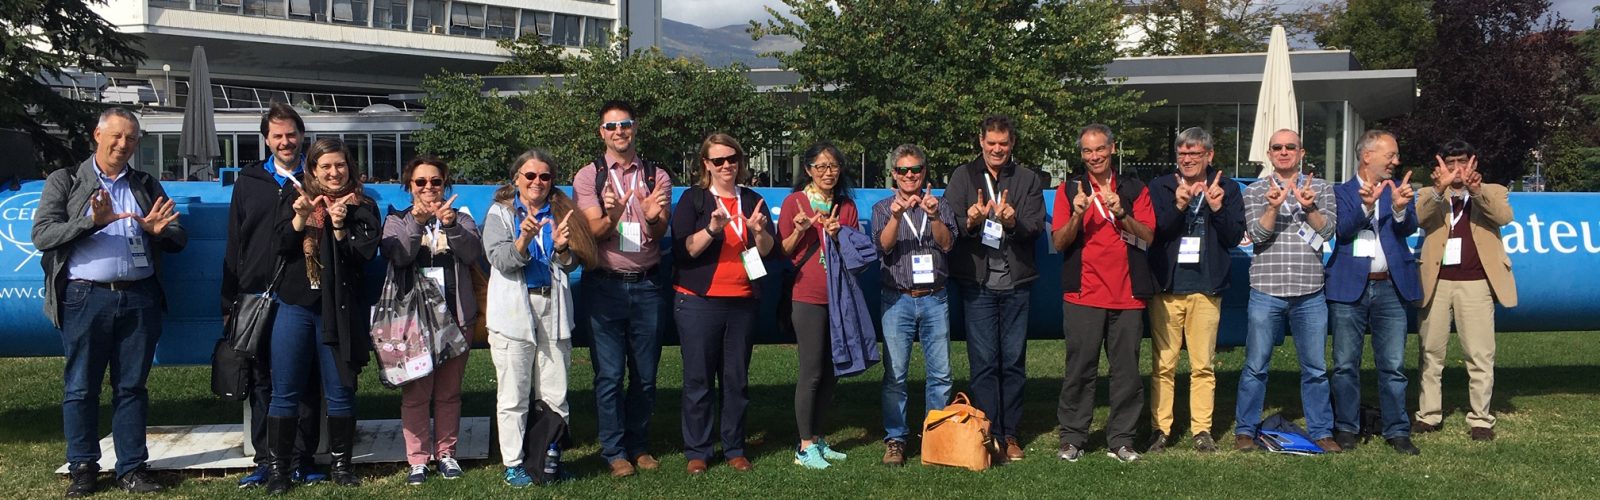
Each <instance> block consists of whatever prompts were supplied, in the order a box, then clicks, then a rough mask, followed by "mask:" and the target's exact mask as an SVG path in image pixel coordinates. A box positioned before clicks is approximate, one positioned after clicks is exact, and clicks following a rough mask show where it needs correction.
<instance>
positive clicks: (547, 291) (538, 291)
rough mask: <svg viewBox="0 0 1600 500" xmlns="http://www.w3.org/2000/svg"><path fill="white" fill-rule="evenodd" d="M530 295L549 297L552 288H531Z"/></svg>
mask: <svg viewBox="0 0 1600 500" xmlns="http://www.w3.org/2000/svg"><path fill="white" fill-rule="evenodd" d="M528 293H529V294H532V295H541V296H545V297H549V296H550V287H547V286H541V287H537V288H529V289H528Z"/></svg>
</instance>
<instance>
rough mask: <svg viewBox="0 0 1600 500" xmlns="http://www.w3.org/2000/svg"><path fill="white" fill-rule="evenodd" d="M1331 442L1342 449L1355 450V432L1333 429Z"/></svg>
mask: <svg viewBox="0 0 1600 500" xmlns="http://www.w3.org/2000/svg"><path fill="white" fill-rule="evenodd" d="M1333 442H1334V443H1337V444H1338V445H1339V448H1341V449H1343V450H1344V451H1355V449H1356V434H1355V433H1354V432H1345V431H1333Z"/></svg>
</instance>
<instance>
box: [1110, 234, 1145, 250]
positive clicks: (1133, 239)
mask: <svg viewBox="0 0 1600 500" xmlns="http://www.w3.org/2000/svg"><path fill="white" fill-rule="evenodd" d="M1117 233H1118V234H1120V235H1121V236H1122V242H1123V243H1127V244H1129V245H1133V246H1134V247H1135V248H1138V249H1140V250H1146V249H1148V248H1150V243H1149V242H1147V241H1145V240H1142V239H1139V237H1138V236H1134V235H1133V233H1130V232H1127V231H1117Z"/></svg>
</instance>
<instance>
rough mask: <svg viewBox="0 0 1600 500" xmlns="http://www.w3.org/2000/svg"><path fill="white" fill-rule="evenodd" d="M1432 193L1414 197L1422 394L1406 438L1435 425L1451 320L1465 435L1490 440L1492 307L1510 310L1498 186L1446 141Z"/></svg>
mask: <svg viewBox="0 0 1600 500" xmlns="http://www.w3.org/2000/svg"><path fill="white" fill-rule="evenodd" d="M1434 159H1436V160H1437V161H1438V166H1437V167H1435V168H1434V170H1433V182H1434V185H1433V186H1432V187H1426V188H1423V189H1422V191H1420V192H1418V193H1417V218H1418V220H1419V225H1420V227H1421V228H1422V230H1423V232H1424V234H1425V236H1424V237H1423V240H1422V309H1421V312H1422V315H1421V319H1422V331H1421V337H1422V350H1421V351H1422V377H1421V378H1422V384H1421V385H1422V395H1421V396H1420V398H1419V399H1420V401H1419V402H1418V404H1417V413H1416V415H1415V420H1414V421H1413V422H1412V424H1411V429H1412V432H1416V433H1423V432H1432V431H1437V430H1439V428H1440V427H1441V426H1442V425H1443V418H1444V414H1443V411H1442V404H1441V403H1440V395H1439V394H1440V391H1439V379H1440V377H1441V375H1442V374H1443V372H1444V354H1445V346H1446V345H1447V344H1449V340H1450V320H1451V319H1452V317H1453V318H1454V319H1455V325H1456V332H1457V335H1459V336H1460V338H1461V352H1462V355H1463V356H1465V357H1466V362H1467V378H1468V384H1467V388H1468V393H1469V394H1470V396H1469V403H1470V405H1471V406H1470V410H1469V411H1468V413H1467V426H1468V432H1467V434H1468V435H1469V436H1471V437H1472V439H1473V440H1476V441H1489V440H1493V439H1494V415H1491V414H1490V413H1489V400H1490V398H1491V396H1492V394H1493V393H1494V351H1495V332H1494V304H1495V302H1499V303H1500V305H1502V306H1505V307H1515V306H1516V305H1517V286H1516V282H1515V281H1514V280H1513V279H1512V276H1511V259H1510V258H1509V257H1507V256H1506V251H1505V245H1504V244H1502V243H1501V242H1500V228H1501V226H1504V225H1506V224H1507V223H1509V222H1511V219H1512V214H1511V204H1510V202H1509V201H1507V196H1506V187H1505V186H1502V185H1499V184H1486V183H1484V182H1483V176H1482V175H1481V174H1479V173H1478V158H1477V154H1476V151H1475V150H1474V149H1473V147H1472V145H1470V144H1467V143H1466V142H1464V141H1459V140H1457V141H1451V142H1450V143H1447V144H1445V145H1444V147H1442V148H1440V151H1439V154H1438V155H1437V156H1435V157H1434Z"/></svg>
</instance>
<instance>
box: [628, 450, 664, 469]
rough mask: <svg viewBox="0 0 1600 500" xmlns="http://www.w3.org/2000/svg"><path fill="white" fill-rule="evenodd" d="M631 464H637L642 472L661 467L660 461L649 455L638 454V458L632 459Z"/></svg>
mask: <svg viewBox="0 0 1600 500" xmlns="http://www.w3.org/2000/svg"><path fill="white" fill-rule="evenodd" d="M633 463H635V464H638V465H639V468H640V469H644V470H656V467H660V466H661V461H660V460H656V457H653V456H651V455H650V454H649V453H640V454H639V456H636V457H633Z"/></svg>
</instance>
